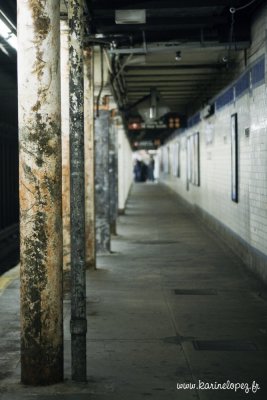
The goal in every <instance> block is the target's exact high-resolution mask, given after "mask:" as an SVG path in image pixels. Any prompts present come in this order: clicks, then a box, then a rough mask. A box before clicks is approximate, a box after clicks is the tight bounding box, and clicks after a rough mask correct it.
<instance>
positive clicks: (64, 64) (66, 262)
mask: <svg viewBox="0 0 267 400" xmlns="http://www.w3.org/2000/svg"><path fill="white" fill-rule="evenodd" d="M60 69H61V99H62V102H61V141H62V144H61V146H62V225H63V272H64V277H65V278H66V275H69V274H70V154H69V153H70V149H69V147H70V139H69V136H70V127H69V27H68V23H67V21H65V20H64V21H60Z"/></svg>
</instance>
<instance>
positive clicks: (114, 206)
mask: <svg viewBox="0 0 267 400" xmlns="http://www.w3.org/2000/svg"><path fill="white" fill-rule="evenodd" d="M109 192H110V231H111V234H113V235H116V233H117V228H116V222H117V216H118V138H117V127H116V120H113V121H112V123H111V124H110V134H109Z"/></svg>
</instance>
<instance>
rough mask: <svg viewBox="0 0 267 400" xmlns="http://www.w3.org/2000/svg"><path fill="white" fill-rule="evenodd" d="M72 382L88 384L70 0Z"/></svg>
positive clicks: (78, 8) (75, 40) (77, 42)
mask: <svg viewBox="0 0 267 400" xmlns="http://www.w3.org/2000/svg"><path fill="white" fill-rule="evenodd" d="M68 18H69V27H70V39H69V46H70V49H69V50H70V53H69V56H70V58H69V64H70V81H69V90H70V221H71V284H72V285H71V286H72V287H71V321H70V329H71V357H72V365H71V367H72V379H73V380H75V381H85V380H86V331H87V321H86V286H85V201H84V200H85V193H84V87H83V85H84V82H83V31H84V21H83V0H69V2H68Z"/></svg>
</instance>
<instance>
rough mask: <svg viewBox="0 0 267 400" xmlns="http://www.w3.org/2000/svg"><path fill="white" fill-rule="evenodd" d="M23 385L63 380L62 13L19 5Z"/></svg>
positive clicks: (47, 3)
mask: <svg viewBox="0 0 267 400" xmlns="http://www.w3.org/2000/svg"><path fill="white" fill-rule="evenodd" d="M17 4H18V102H19V142H20V143H19V144H20V233H21V380H22V382H23V383H25V384H28V385H46V384H52V383H55V382H59V381H62V379H63V324H62V319H63V318H62V314H63V313H62V219H61V132H60V68H59V57H58V55H59V51H60V22H59V17H60V10H59V2H57V1H53V0H42V1H37V0H34V1H33V0H19V1H18V2H17Z"/></svg>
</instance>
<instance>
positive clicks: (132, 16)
mask: <svg viewBox="0 0 267 400" xmlns="http://www.w3.org/2000/svg"><path fill="white" fill-rule="evenodd" d="M115 23H116V24H127V25H130V24H145V23H146V10H115Z"/></svg>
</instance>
